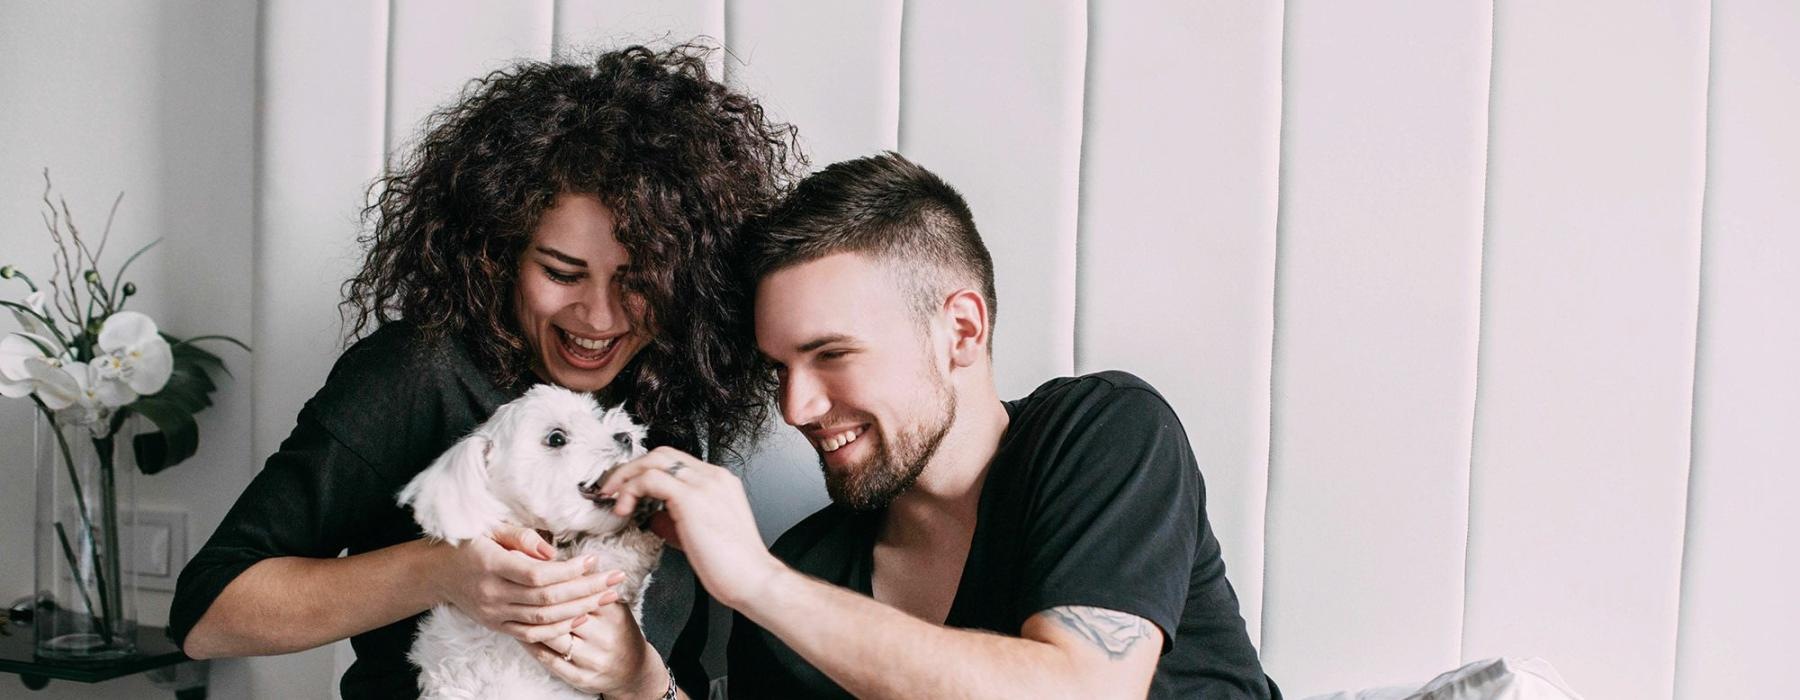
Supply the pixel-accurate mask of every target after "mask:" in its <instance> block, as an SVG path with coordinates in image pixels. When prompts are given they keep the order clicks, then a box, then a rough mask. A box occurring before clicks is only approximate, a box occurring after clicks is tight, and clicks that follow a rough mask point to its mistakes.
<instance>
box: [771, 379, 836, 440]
mask: <svg viewBox="0 0 1800 700" xmlns="http://www.w3.org/2000/svg"><path fill="white" fill-rule="evenodd" d="M830 407H831V402H830V401H827V400H826V399H825V392H824V391H823V388H822V387H821V386H820V385H819V382H818V380H816V379H814V378H813V377H811V376H810V375H808V374H807V373H805V372H796V371H789V372H788V373H787V376H785V377H782V379H781V419H782V420H784V421H786V422H787V424H788V425H791V426H794V427H800V426H802V425H806V424H808V423H812V422H814V421H817V420H818V419H820V418H822V417H824V416H825V411H826V410H827V409H828V408H830Z"/></svg>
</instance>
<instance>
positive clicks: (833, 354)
mask: <svg viewBox="0 0 1800 700" xmlns="http://www.w3.org/2000/svg"><path fill="white" fill-rule="evenodd" d="M848 354H850V353H849V352H846V351H843V350H827V351H825V352H822V353H819V359H821V360H838V359H843V357H844V356H845V355H848Z"/></svg>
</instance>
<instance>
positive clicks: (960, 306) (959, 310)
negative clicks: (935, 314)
mask: <svg viewBox="0 0 1800 700" xmlns="http://www.w3.org/2000/svg"><path fill="white" fill-rule="evenodd" d="M942 313H943V318H944V320H945V321H946V322H947V323H948V330H949V332H950V362H951V364H953V365H955V366H957V367H969V366H973V365H974V364H976V363H978V362H982V361H985V360H987V359H988V358H989V357H990V355H989V354H988V343H989V341H990V340H991V339H990V338H989V334H990V333H991V332H992V331H993V325H992V322H991V319H989V317H988V305H987V300H985V299H982V298H981V293H980V292H977V291H975V290H973V289H959V290H956V292H954V293H952V294H951V295H950V296H949V297H947V298H945V299H944V308H943V311H942Z"/></svg>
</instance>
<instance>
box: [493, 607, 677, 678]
mask: <svg viewBox="0 0 1800 700" xmlns="http://www.w3.org/2000/svg"><path fill="white" fill-rule="evenodd" d="M525 649H526V651H529V652H531V655H532V656H533V657H536V658H537V660H538V663H541V664H543V665H544V668H547V669H549V670H550V673H551V674H553V675H555V676H556V677H557V678H561V679H562V680H563V682H564V683H568V684H569V685H571V686H573V687H574V688H575V689H576V690H580V691H581V692H584V693H594V694H596V695H604V696H606V697H607V698H646V699H651V700H654V699H655V698H661V697H663V694H664V693H666V692H668V690H669V684H670V683H671V682H673V681H672V680H671V679H670V678H669V670H668V667H667V666H664V665H663V660H662V658H661V657H659V656H657V655H656V649H655V648H653V647H651V646H650V643H649V642H648V641H645V640H644V635H643V633H642V632H641V631H639V630H638V626H637V622H636V621H635V620H633V619H632V617H631V611H630V610H629V609H627V608H626V607H625V606H624V605H623V604H615V605H607V606H605V607H604V608H602V609H601V610H600V611H599V612H596V613H593V614H591V615H588V616H587V617H586V618H585V619H584V620H581V621H578V622H576V623H575V626H574V627H572V628H571V629H570V633H569V634H566V635H562V636H559V637H552V638H550V639H548V640H546V641H544V642H543V643H540V644H526V645H525Z"/></svg>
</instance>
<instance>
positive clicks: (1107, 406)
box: [1013, 370, 1174, 422]
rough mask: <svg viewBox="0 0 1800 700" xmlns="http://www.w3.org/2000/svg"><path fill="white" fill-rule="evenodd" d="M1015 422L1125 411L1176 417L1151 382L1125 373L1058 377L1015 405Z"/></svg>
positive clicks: (1110, 372)
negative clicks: (1018, 420) (1017, 420)
mask: <svg viewBox="0 0 1800 700" xmlns="http://www.w3.org/2000/svg"><path fill="white" fill-rule="evenodd" d="M1013 408H1014V413H1015V416H1014V417H1015V419H1025V420H1026V421H1028V422H1030V421H1033V420H1045V421H1055V420H1058V419H1075V420H1079V419H1083V418H1087V417H1092V416H1095V415H1098V414H1102V413H1119V412H1125V413H1130V414H1149V415H1157V416H1159V417H1160V416H1167V417H1170V418H1173V417H1174V409H1173V408H1171V407H1170V406H1169V402H1168V400H1167V399H1164V398H1163V395H1162V393H1161V392H1158V391H1157V390H1156V388H1155V387H1153V386H1151V385H1150V383H1149V382H1147V381H1144V380H1143V379H1142V378H1140V377H1138V376H1137V375H1135V374H1132V373H1130V372H1126V371H1123V370H1106V371H1101V372H1094V373H1091V374H1084V375H1080V376H1075V377H1059V378H1056V379H1052V380H1050V381H1047V382H1044V383H1043V384H1041V385H1039V386H1038V388H1037V389H1036V390H1033V391H1032V392H1031V394H1030V395H1029V396H1026V397H1025V398H1023V399H1019V400H1018V401H1015V402H1013Z"/></svg>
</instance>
